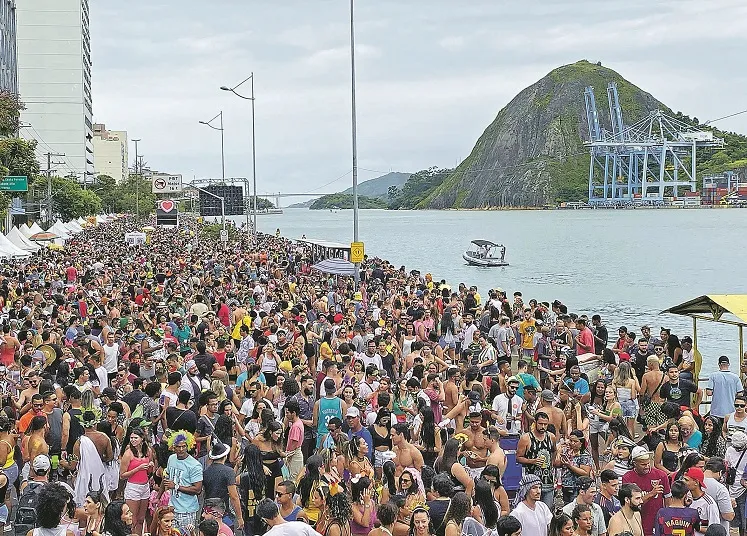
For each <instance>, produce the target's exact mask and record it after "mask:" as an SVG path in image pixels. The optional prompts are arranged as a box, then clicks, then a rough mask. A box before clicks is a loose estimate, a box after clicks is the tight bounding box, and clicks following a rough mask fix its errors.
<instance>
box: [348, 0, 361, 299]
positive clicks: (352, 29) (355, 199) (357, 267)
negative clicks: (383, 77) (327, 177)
mask: <svg viewBox="0 0 747 536" xmlns="http://www.w3.org/2000/svg"><path fill="white" fill-rule="evenodd" d="M353 3H354V0H350V75H351V76H350V78H351V97H352V99H351V102H352V106H351V111H352V118H353V121H352V129H353V242H358V138H357V136H358V135H357V130H356V114H355V24H354V17H353ZM353 276H354V278H355V288H356V289H357V288H358V285H359V283H360V280H361V274H360V265H359V264H358V263H355V269H354V272H353Z"/></svg>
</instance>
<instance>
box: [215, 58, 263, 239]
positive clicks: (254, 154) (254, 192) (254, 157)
mask: <svg viewBox="0 0 747 536" xmlns="http://www.w3.org/2000/svg"><path fill="white" fill-rule="evenodd" d="M249 80H251V94H250V96H249V97H247V96H244V95H241V94H240V93H237V92H236V89H237V88H239V87H241V86H242V85H243V84H244V83H245V82H248V81H249ZM220 88H221V90H223V91H229V92H231V93H233V94H234V95H236V96H237V97H239V98H241V99H244V100H248V101H252V195H253V199H252V209H253V212H254V214H253V216H252V222H253V225H252V242H253V243H255V244H256V243H257V145H256V142H255V135H254V123H255V121H254V73H253V72H252V73H251V74H250V75H249V76H248V77H247V78H245V79H244V80H242V81H241V82H239V83H238V84H236V85H235V86H233V87H228V86H221V87H220Z"/></svg>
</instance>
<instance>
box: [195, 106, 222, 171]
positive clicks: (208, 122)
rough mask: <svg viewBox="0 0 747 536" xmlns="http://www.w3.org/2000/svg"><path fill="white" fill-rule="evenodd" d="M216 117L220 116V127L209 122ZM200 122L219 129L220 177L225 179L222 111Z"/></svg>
mask: <svg viewBox="0 0 747 536" xmlns="http://www.w3.org/2000/svg"><path fill="white" fill-rule="evenodd" d="M218 118H220V127H214V126H213V125H212V124H211V123H212V122H213V121H215V120H216V119H218ZM200 124H201V125H206V126H209V127H210V128H212V129H213V130H220V169H221V177H222V178H223V180H226V154H225V152H224V149H223V147H224V145H223V111H221V112H220V113H219V114H218V115H216V116H215V117H213V118H212V119H211V120H210V121H200Z"/></svg>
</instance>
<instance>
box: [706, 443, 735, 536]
mask: <svg viewBox="0 0 747 536" xmlns="http://www.w3.org/2000/svg"><path fill="white" fill-rule="evenodd" d="M725 474H726V464H725V463H724V459H723V458H719V457H716V456H714V457H712V458H709V459H708V461H707V462H706V464H705V468H704V470H703V476H704V480H703V483H704V484H705V492H706V493H707V494H708V496H709V497H710V498H711V499H713V501H714V502H715V503H716V506H717V508H718V511H719V518H720V520H719V523H721V525H723V527H724V528H725V529H726V531H727V532H728V531H729V529H730V523H729V522H730V521H731V520H732V519H734V504H732V500H731V497H730V496H729V489H728V488H727V487H726V486H725V485H724V484H723V483H722V482H721V481H722V479H723V476H724V475H725Z"/></svg>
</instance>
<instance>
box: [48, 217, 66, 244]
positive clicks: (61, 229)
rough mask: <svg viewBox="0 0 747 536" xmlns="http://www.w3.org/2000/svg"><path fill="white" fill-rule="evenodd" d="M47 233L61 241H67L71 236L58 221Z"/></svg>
mask: <svg viewBox="0 0 747 536" xmlns="http://www.w3.org/2000/svg"><path fill="white" fill-rule="evenodd" d="M49 232H50V233H54V234H56V235H57V236H59V237H60V238H62V239H63V240H67V239H68V238H70V236H71V235H70V231H68V230H67V228H66V227H65V225H64V224H63V223H62V222H61V221H59V220H58V221H56V222H55V223H54V225H53V226H52V227H50V228H49ZM55 242H56V240H55Z"/></svg>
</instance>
